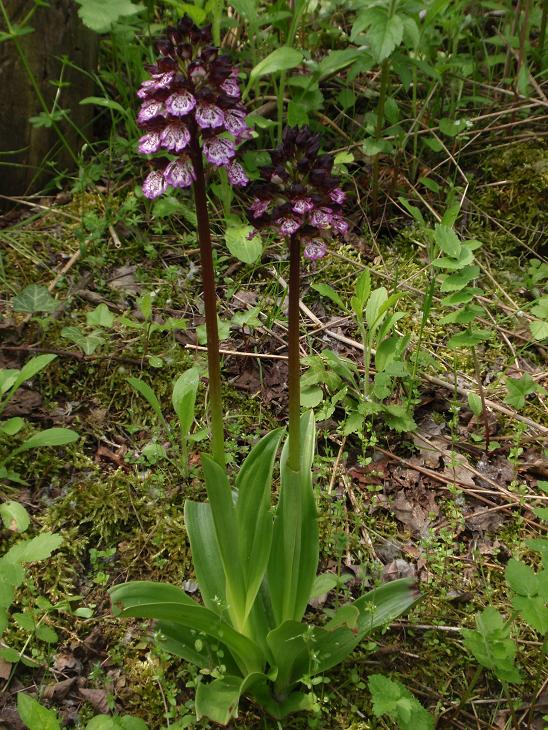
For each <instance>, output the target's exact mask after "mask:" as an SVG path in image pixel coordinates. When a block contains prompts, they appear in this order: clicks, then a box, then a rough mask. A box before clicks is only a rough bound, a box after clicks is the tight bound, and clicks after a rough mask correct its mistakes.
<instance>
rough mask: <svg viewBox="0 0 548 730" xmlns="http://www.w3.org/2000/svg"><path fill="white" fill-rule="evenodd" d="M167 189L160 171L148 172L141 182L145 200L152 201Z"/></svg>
mask: <svg viewBox="0 0 548 730" xmlns="http://www.w3.org/2000/svg"><path fill="white" fill-rule="evenodd" d="M166 187H167V184H166V181H165V179H164V176H163V174H162V172H161V171H160V170H153V171H152V172H149V173H148V175H147V176H146V178H145V179H144V182H143V193H144V195H145V196H146V197H147V198H150V199H151V200H154V198H158V197H159V196H160V195H162V193H164V192H165V190H166Z"/></svg>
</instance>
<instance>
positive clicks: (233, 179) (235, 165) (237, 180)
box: [227, 162, 249, 187]
mask: <svg viewBox="0 0 548 730" xmlns="http://www.w3.org/2000/svg"><path fill="white" fill-rule="evenodd" d="M227 170H228V181H229V182H230V184H231V185H237V186H239V187H243V186H245V185H247V183H248V182H249V178H248V176H247V174H246V172H245V170H244V168H243V167H242V165H240V163H239V162H231V163H230V164H229V165H228V166H227Z"/></svg>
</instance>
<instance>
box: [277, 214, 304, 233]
mask: <svg viewBox="0 0 548 730" xmlns="http://www.w3.org/2000/svg"><path fill="white" fill-rule="evenodd" d="M276 225H277V226H279V228H280V233H281V234H282V235H283V236H292V235H293V234H294V233H295V231H298V230H299V228H300V227H301V224H300V223H299V221H297V220H295V219H294V218H278V220H277V221H276Z"/></svg>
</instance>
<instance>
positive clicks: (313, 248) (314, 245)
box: [304, 238, 327, 261]
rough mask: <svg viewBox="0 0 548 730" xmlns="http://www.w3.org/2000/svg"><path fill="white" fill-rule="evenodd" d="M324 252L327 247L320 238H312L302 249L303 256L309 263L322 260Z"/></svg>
mask: <svg viewBox="0 0 548 730" xmlns="http://www.w3.org/2000/svg"><path fill="white" fill-rule="evenodd" d="M326 252H327V246H326V244H325V241H322V239H321V238H314V239H312V240H309V241H307V243H306V246H305V247H304V256H305V258H307V259H310V260H311V261H317V260H318V259H322V258H323V257H324V256H325V254H326Z"/></svg>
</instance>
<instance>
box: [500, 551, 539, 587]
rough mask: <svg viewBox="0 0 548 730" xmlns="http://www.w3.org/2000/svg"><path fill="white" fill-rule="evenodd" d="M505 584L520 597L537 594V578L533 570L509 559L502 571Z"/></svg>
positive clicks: (518, 561)
mask: <svg viewBox="0 0 548 730" xmlns="http://www.w3.org/2000/svg"><path fill="white" fill-rule="evenodd" d="M504 575H505V578H506V582H507V583H508V585H509V586H510V588H511V589H512V590H513V591H514V592H515V593H518V594H519V595H520V596H535V595H536V594H537V593H538V577H537V575H536V574H535V572H534V570H533V569H532V568H530V567H529V566H528V565H525V563H522V562H521V561H520V560H514V558H510V560H509V561H508V563H507V564H506V569H505V571H504Z"/></svg>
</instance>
